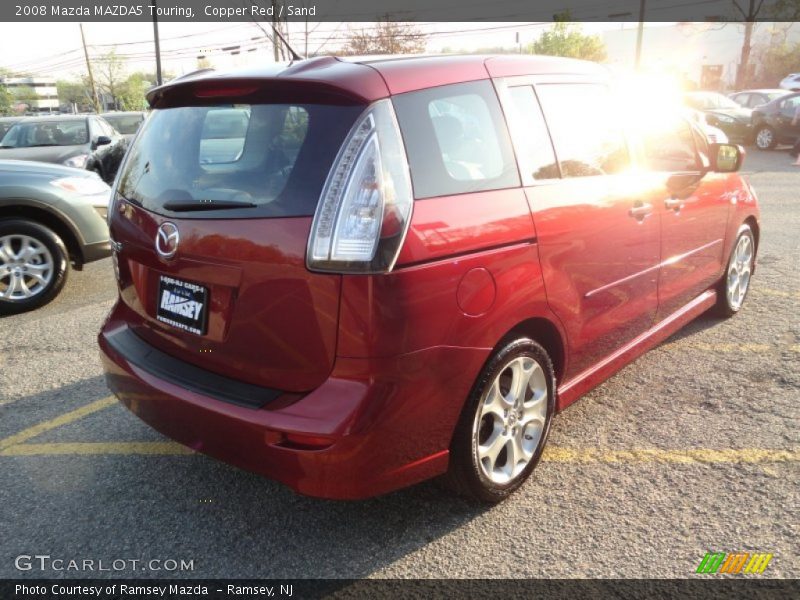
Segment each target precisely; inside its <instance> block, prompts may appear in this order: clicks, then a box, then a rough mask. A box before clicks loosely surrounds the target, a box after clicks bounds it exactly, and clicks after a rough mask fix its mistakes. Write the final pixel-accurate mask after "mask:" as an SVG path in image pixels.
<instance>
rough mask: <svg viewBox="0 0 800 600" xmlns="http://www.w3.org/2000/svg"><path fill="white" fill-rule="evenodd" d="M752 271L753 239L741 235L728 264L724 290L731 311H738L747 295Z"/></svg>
mask: <svg viewBox="0 0 800 600" xmlns="http://www.w3.org/2000/svg"><path fill="white" fill-rule="evenodd" d="M752 269H753V239H752V238H751V237H750V236H749V235H742V236H741V237H740V238H739V241H738V242H737V243H736V249H735V250H734V251H733V256H731V260H730V263H729V264H728V277H727V285H726V286H725V290H726V293H727V296H728V304H729V305H730V307H731V308H732V309H733V310H739V309H740V308H741V306H742V303H743V302H744V297H745V296H746V295H747V288H748V286H749V285H750V273H751V272H752Z"/></svg>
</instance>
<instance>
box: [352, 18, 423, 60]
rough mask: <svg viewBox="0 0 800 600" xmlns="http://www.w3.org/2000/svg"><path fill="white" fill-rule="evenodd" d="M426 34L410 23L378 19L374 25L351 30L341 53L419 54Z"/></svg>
mask: <svg viewBox="0 0 800 600" xmlns="http://www.w3.org/2000/svg"><path fill="white" fill-rule="evenodd" d="M426 38H427V36H426V35H425V34H424V33H422V32H421V31H419V29H417V28H416V27H415V26H414V25H412V24H411V23H398V22H393V21H388V20H384V21H378V22H377V23H375V27H371V28H369V29H359V30H356V31H351V33H350V35H349V37H348V40H347V43H346V44H345V46H344V48H343V49H342V54H344V55H345V56H347V55H351V56H352V55H364V54H419V53H421V52H424V50H425V41H426Z"/></svg>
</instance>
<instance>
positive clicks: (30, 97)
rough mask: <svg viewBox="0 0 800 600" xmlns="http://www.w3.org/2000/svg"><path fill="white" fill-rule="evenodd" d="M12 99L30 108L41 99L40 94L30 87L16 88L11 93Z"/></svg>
mask: <svg viewBox="0 0 800 600" xmlns="http://www.w3.org/2000/svg"><path fill="white" fill-rule="evenodd" d="M11 97H12V98H13V100H14V102H17V103H20V104H25V105H26V106H27V107H28V108H31V106H32V105H33V103H34V102H36V100H38V99H39V94H37V93H36V90H34V89H33V88H32V87H30V86H29V85H24V86H20V87H15V88H14V89H13V90H12V92H11Z"/></svg>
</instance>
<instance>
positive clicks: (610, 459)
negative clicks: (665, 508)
mask: <svg viewBox="0 0 800 600" xmlns="http://www.w3.org/2000/svg"><path fill="white" fill-rule="evenodd" d="M542 460H543V461H551V462H585V463H595V462H604V463H682V464H697V463H768V462H796V461H800V448H791V449H788V450H777V449H776V450H768V449H764V448H742V449H738V450H734V449H723V450H712V449H710V448H692V449H688V450H662V449H659V448H640V449H636V450H610V449H603V448H581V449H578V448H558V447H552V448H547V449H545V452H544V455H543V456H542Z"/></svg>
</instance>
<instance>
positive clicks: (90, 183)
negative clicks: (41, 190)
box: [50, 177, 111, 206]
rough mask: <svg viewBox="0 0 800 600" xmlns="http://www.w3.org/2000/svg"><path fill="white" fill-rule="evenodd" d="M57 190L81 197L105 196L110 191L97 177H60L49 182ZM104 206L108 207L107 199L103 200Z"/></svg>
mask: <svg viewBox="0 0 800 600" xmlns="http://www.w3.org/2000/svg"><path fill="white" fill-rule="evenodd" d="M50 185H54V186H56V187H57V188H61V189H62V190H66V191H67V192H72V193H73V194H80V195H81V196H94V195H95V194H107V193H108V192H109V190H110V189H111V188H110V187H108V184H107V183H106V182H105V181H103V180H102V179H100V178H99V177H62V178H61V179H54V180H53V181H51V182H50ZM104 199H105V206H108V197H107V196H106V197H105V198H104Z"/></svg>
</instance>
